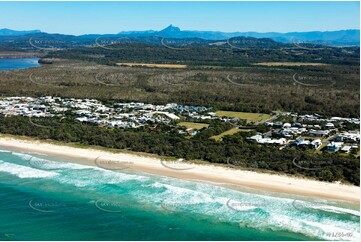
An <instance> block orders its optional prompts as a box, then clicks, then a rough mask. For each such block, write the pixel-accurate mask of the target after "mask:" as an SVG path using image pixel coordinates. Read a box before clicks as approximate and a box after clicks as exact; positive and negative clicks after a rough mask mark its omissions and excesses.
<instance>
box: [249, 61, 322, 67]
mask: <svg viewBox="0 0 361 242" xmlns="http://www.w3.org/2000/svg"><path fill="white" fill-rule="evenodd" d="M255 65H256V66H325V65H327V64H324V63H311V62H261V63H257V64H255Z"/></svg>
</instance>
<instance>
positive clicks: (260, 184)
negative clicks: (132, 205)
mask: <svg viewBox="0 0 361 242" xmlns="http://www.w3.org/2000/svg"><path fill="white" fill-rule="evenodd" d="M0 148H8V149H17V150H21V151H24V152H37V153H41V154H46V155H57V156H62V157H68V158H69V162H77V163H81V164H86V165H90V166H98V167H101V168H105V169H110V170H115V171H116V170H122V169H134V170H136V171H141V172H146V173H151V174H156V175H162V176H169V177H174V178H180V179H186V180H198V181H205V182H213V183H218V184H219V185H233V186H235V187H237V186H239V187H245V188H251V189H257V190H263V191H271V192H278V193H286V194H294V195H303V196H309V197H315V198H323V199H329V200H341V201H348V202H352V203H359V202H360V188H359V187H357V186H353V185H344V184H339V183H327V182H320V181H315V180H308V179H300V178H295V177H289V176H285V175H276V174H266V173H258V172H252V171H243V170H239V169H233V168H226V167H222V166H213V165H199V164H190V163H184V162H182V161H175V162H174V161H164V160H161V159H160V158H153V157H145V156H140V155H135V154H127V153H113V152H107V151H103V150H97V149H92V148H84V149H83V148H75V147H72V146H67V145H55V144H52V143H47V142H45V141H38V140H30V139H29V140H24V139H17V138H10V137H1V136H0ZM71 158H74V159H71Z"/></svg>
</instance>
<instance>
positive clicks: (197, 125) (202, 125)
mask: <svg viewBox="0 0 361 242" xmlns="http://www.w3.org/2000/svg"><path fill="white" fill-rule="evenodd" d="M177 125H178V126H185V127H187V128H192V129H202V128H207V127H208V126H209V124H205V123H193V122H180V123H178V124H177Z"/></svg>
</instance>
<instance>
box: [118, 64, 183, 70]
mask: <svg viewBox="0 0 361 242" xmlns="http://www.w3.org/2000/svg"><path fill="white" fill-rule="evenodd" d="M117 65H118V66H130V67H135V66H141V67H158V68H178V69H179V68H180V69H183V68H187V65H179V64H147V63H117Z"/></svg>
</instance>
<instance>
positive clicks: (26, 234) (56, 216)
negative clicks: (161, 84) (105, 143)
mask: <svg viewBox="0 0 361 242" xmlns="http://www.w3.org/2000/svg"><path fill="white" fill-rule="evenodd" d="M359 227H360V217H359V211H358V208H357V207H355V206H352V205H349V204H346V203H336V202H326V201H324V200H310V199H305V198H304V197H300V196H297V197H296V196H285V195H280V194H271V193H264V192H255V191H253V190H247V189H243V190H234V189H230V188H226V187H221V186H217V185H216V184H210V183H200V182H190V181H182V180H179V179H173V178H167V177H161V176H155V175H149V174H145V173H139V172H135V171H132V170H126V169H125V170H121V171H118V172H115V171H109V170H105V169H101V168H98V167H91V166H84V165H78V164H73V163H68V162H67V161H66V160H65V159H64V158H60V157H49V156H45V155H41V154H34V153H23V152H18V151H10V150H7V149H1V150H0V240H213V241H214V240H340V239H346V240H355V239H357V240H359V239H360V229H359Z"/></svg>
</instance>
